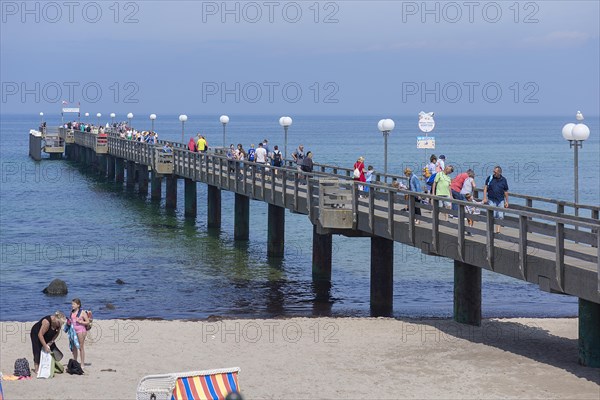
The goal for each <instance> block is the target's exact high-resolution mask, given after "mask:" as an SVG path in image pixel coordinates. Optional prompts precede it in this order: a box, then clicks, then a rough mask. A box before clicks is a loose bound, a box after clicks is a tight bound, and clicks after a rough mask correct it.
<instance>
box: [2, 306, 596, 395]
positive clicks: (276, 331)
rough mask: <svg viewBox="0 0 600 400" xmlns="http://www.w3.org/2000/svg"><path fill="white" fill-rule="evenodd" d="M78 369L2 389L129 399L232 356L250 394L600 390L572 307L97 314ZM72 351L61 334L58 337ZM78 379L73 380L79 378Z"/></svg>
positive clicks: (24, 329) (12, 340)
mask: <svg viewBox="0 0 600 400" xmlns="http://www.w3.org/2000/svg"><path fill="white" fill-rule="evenodd" d="M32 325H33V322H29V323H23V322H2V323H0V328H1V332H2V342H1V354H2V357H1V363H0V368H1V371H2V372H3V373H4V374H12V372H13V364H14V361H15V359H17V358H20V357H26V358H27V359H28V360H29V362H30V363H31V365H32V366H33V359H32V353H31V343H30V340H29V329H30V328H31V326H32ZM90 339H91V340H89V341H88V342H87V343H86V345H87V358H86V361H87V362H90V363H91V365H89V366H86V367H85V369H86V375H84V376H71V375H68V374H64V375H57V376H56V377H55V378H53V379H51V380H42V379H32V380H27V381H3V382H2V386H3V388H4V395H5V398H6V399H9V400H12V399H133V398H135V392H136V387H137V384H138V382H139V380H140V378H141V377H143V376H145V375H149V374H159V373H167V372H181V371H188V370H201V369H212V368H225V367H240V368H241V372H240V375H239V382H240V387H241V389H242V393H243V394H244V395H245V397H246V398H248V399H280V398H285V399H314V398H326V399H340V398H351V399H357V398H366V397H369V398H378V399H397V398H436V399H437V398H444V399H448V398H453V399H464V398H472V399H474V398H478V399H479V398H485V399H495V398H514V399H517V398H519V399H521V398H530V399H534V398H535V399H546V398H561V399H566V398H571V399H572V398H577V399H595V400H597V399H598V398H600V371H599V370H598V369H591V368H584V367H581V366H580V365H578V364H577V319H524V318H515V319H501V320H484V321H483V324H482V326H481V327H480V328H474V327H467V326H463V325H459V324H455V323H453V322H452V321H448V320H418V321H416V320H397V319H386V318H360V319H359V318H340V319H334V318H293V319H274V320H223V321H201V322H190V321H149V320H143V321H138V320H104V321H95V326H94V328H93V330H92V331H91V332H90ZM58 346H59V348H60V349H61V350H62V351H63V353H65V358H64V359H63V363H65V364H66V363H67V362H68V359H69V358H70V357H69V355H70V353H69V351H68V341H67V338H66V336H65V335H64V334H61V336H60V338H59V340H58ZM76 385H77V387H78V389H75V386H76Z"/></svg>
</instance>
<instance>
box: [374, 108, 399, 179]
mask: <svg viewBox="0 0 600 400" xmlns="http://www.w3.org/2000/svg"><path fill="white" fill-rule="evenodd" d="M395 126H396V124H395V123H394V121H393V120H391V119H389V118H388V119H382V120H380V121H379V122H378V123H377V128H379V131H380V132H381V133H382V134H383V139H384V154H383V174H384V175H387V153H388V151H387V148H388V136H389V135H390V132H391V131H393V130H394V127H395ZM384 182H387V176H386V177H385V178H384Z"/></svg>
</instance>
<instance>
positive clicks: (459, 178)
mask: <svg viewBox="0 0 600 400" xmlns="http://www.w3.org/2000/svg"><path fill="white" fill-rule="evenodd" d="M474 177H475V172H473V170H472V169H468V170H467V172H463V173H462V174H458V175H456V176H455V177H454V179H452V182H451V183H450V191H451V193H452V198H453V199H456V200H463V201H464V200H466V199H465V195H464V194H461V193H460V191H461V190H462V187H463V184H464V183H465V181H466V180H467V179H468V178H474ZM452 209H453V210H458V206H457V205H456V204H452Z"/></svg>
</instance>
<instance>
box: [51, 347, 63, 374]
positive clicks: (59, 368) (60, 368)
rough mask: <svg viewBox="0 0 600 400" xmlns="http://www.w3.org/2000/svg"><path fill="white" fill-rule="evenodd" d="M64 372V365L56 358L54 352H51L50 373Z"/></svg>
mask: <svg viewBox="0 0 600 400" xmlns="http://www.w3.org/2000/svg"><path fill="white" fill-rule="evenodd" d="M64 372H65V366H64V365H62V364H61V363H60V362H58V360H57V359H56V356H55V355H54V352H53V353H52V375H54V374H62V373H64Z"/></svg>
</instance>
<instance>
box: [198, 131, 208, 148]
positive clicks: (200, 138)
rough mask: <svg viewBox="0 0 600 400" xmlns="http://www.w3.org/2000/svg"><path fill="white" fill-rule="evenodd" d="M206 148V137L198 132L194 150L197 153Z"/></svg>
mask: <svg viewBox="0 0 600 400" xmlns="http://www.w3.org/2000/svg"><path fill="white" fill-rule="evenodd" d="M207 148H208V142H207V141H206V138H205V137H204V136H202V135H201V134H198V141H197V142H196V150H197V151H198V152H199V153H206V150H207Z"/></svg>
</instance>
